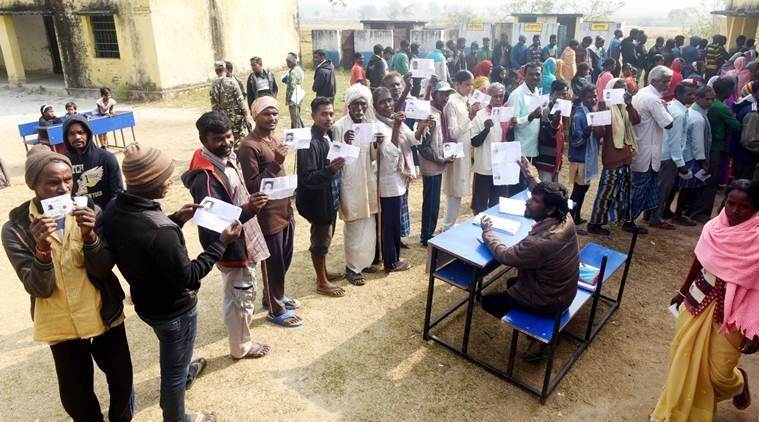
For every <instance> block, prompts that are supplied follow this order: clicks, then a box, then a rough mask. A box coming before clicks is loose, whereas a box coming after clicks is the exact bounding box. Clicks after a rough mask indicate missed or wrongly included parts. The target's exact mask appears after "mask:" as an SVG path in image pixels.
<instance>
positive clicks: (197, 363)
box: [185, 358, 208, 390]
mask: <svg viewBox="0 0 759 422" xmlns="http://www.w3.org/2000/svg"><path fill="white" fill-rule="evenodd" d="M206 365H208V362H207V361H206V360H205V359H204V358H197V359H195V360H194V361H192V362H191V363H190V367H189V368H188V371H187V383H186V384H185V390H189V389H190V387H192V383H193V382H194V381H195V380H196V379H197V378H198V377H199V376H200V374H201V373H202V372H203V370H204V369H206Z"/></svg>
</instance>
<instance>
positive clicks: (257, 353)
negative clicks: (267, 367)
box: [232, 343, 271, 360]
mask: <svg viewBox="0 0 759 422" xmlns="http://www.w3.org/2000/svg"><path fill="white" fill-rule="evenodd" d="M270 351H271V347H270V346H269V345H268V344H261V343H253V347H252V348H251V349H250V350H248V353H246V354H245V356H243V357H240V358H236V357H234V356H233V357H232V359H234V360H241V359H260V358H262V357H264V356H266V355H268V354H269V352H270Z"/></svg>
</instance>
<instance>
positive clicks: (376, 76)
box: [366, 54, 387, 89]
mask: <svg viewBox="0 0 759 422" xmlns="http://www.w3.org/2000/svg"><path fill="white" fill-rule="evenodd" d="M386 73H387V66H386V64H385V60H384V59H383V58H382V57H380V56H378V55H376V54H375V55H374V56H372V58H371V59H369V64H367V65H366V79H368V80H369V86H371V88H372V89H374V88H379V87H380V86H382V78H384V77H385V74H386Z"/></svg>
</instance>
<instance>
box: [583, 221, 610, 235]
mask: <svg viewBox="0 0 759 422" xmlns="http://www.w3.org/2000/svg"><path fill="white" fill-rule="evenodd" d="M588 233H590V234H601V235H604V236H608V235H610V234H611V232H610V231H609V230H608V229H605V228H603V227H601V225H600V224H590V223H588Z"/></svg>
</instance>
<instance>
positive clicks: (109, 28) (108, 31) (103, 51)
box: [90, 15, 121, 59]
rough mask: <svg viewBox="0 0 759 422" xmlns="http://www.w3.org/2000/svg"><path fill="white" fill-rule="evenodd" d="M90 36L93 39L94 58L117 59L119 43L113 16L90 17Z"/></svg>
mask: <svg viewBox="0 0 759 422" xmlns="http://www.w3.org/2000/svg"><path fill="white" fill-rule="evenodd" d="M90 23H91V24H92V35H93V38H94V39H95V57H100V58H112V59H118V58H119V57H121V56H120V55H119V41H118V39H116V24H115V23H114V21H113V16H112V15H111V16H91V17H90Z"/></svg>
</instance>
